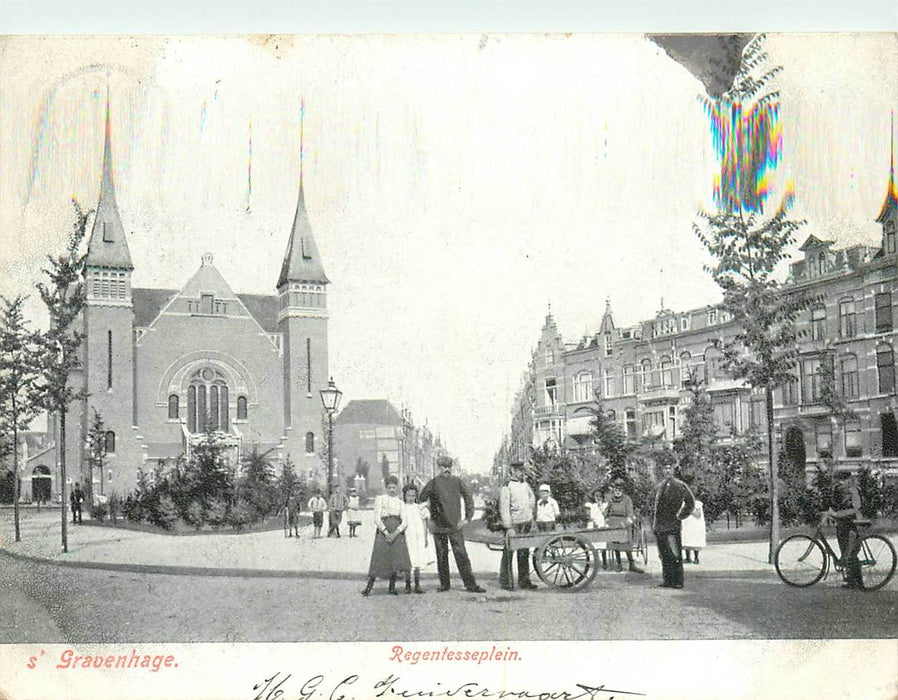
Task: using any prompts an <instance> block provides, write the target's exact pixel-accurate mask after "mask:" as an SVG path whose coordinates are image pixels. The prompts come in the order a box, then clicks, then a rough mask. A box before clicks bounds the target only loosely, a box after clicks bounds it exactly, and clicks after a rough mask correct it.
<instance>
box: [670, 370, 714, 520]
mask: <svg viewBox="0 0 898 700" xmlns="http://www.w3.org/2000/svg"><path fill="white" fill-rule="evenodd" d="M686 389H687V390H688V391H689V403H688V404H687V406H686V409H685V411H684V419H685V423H684V425H683V429H682V432H681V434H680V436H679V437H678V438H677V439H676V440H674V451H675V452H676V453H677V456H678V457H679V461H680V475H681V477H682V478H683V480H684V481H685V482H686V483H687V484H689V485H690V486H691V487H692V488H693V490H694V491H696V492H697V494H698V495H699V498H701V500H702V502H703V503H705V504H706V508H707V505H708V504H710V502H711V501H713V500H714V498H713V497H714V495H715V494H716V491H717V487H718V484H719V479H718V478H717V474H716V473H715V471H714V469H713V466H714V462H713V461H712V459H711V449H712V448H713V446H714V444H715V443H716V441H717V425H716V424H715V423H714V407H713V406H712V404H711V397H710V396H708V391H707V389H706V387H705V383H704V381H703V380H702V379H700V378H698V377H690V378H689V379H688V380H687V381H686Z"/></svg>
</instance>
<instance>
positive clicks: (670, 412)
mask: <svg viewBox="0 0 898 700" xmlns="http://www.w3.org/2000/svg"><path fill="white" fill-rule="evenodd" d="M667 424H668V425H669V426H670V439H671V440H673V439H674V438H675V437H676V436H677V407H676V406H668V407H667Z"/></svg>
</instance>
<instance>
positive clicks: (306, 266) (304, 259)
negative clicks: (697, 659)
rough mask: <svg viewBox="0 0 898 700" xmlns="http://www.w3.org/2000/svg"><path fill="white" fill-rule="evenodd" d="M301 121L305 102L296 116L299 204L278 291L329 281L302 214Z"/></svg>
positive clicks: (303, 196)
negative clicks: (290, 285) (288, 286)
mask: <svg viewBox="0 0 898 700" xmlns="http://www.w3.org/2000/svg"><path fill="white" fill-rule="evenodd" d="M304 121H305V102H303V103H302V106H301V107H300V112H299V141H300V144H299V200H298V201H297V203H296V214H295V215H294V217H293V229H292V230H291V231H290V240H289V242H288V243H287V252H286V254H285V255H284V262H283V264H282V265H281V274H280V277H278V284H277V286H278V289H280V288H281V287H283V286H284V285H285V284H287V283H288V282H317V283H320V284H327V283H328V282H329V280H328V279H327V275H325V274H324V265H323V263H322V262H321V255H320V254H319V253H318V245H317V244H316V243H315V236H314V235H313V234H312V224H311V223H310V222H309V215H308V213H307V212H306V198H305V192H304V190H303V167H302V160H303V143H302V141H303V122H304Z"/></svg>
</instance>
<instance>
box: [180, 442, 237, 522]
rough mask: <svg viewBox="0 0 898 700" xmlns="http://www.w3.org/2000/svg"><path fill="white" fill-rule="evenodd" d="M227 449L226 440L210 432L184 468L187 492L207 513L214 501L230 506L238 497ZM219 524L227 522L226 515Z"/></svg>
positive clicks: (183, 477)
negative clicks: (235, 493) (225, 458)
mask: <svg viewBox="0 0 898 700" xmlns="http://www.w3.org/2000/svg"><path fill="white" fill-rule="evenodd" d="M225 449H226V445H225V444H224V439H223V437H222V436H221V435H219V434H217V433H213V432H211V431H207V432H206V433H205V434H204V435H203V437H202V438H201V439H200V440H199V442H197V444H196V445H195V446H194V448H193V453H192V454H191V455H190V459H189V460H188V461H187V464H186V465H185V466H184V470H183V474H182V479H183V481H184V487H185V491H186V493H187V494H188V495H189V497H190V500H191V501H197V502H198V503H200V504H201V505H202V506H203V508H204V509H205V510H207V511H208V509H209V508H210V504H211V503H212V502H213V501H216V502H223V503H225V504H228V503H230V502H231V501H232V500H233V497H234V483H233V479H232V478H231V472H230V470H229V469H228V468H227V464H226V463H225V460H224V451H225ZM218 522H223V516H222V518H221V519H219V521H218Z"/></svg>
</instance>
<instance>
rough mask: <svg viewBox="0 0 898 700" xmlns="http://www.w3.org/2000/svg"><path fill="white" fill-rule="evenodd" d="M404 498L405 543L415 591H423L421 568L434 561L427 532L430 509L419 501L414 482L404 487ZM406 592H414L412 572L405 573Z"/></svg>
mask: <svg viewBox="0 0 898 700" xmlns="http://www.w3.org/2000/svg"><path fill="white" fill-rule="evenodd" d="M402 499H403V500H404V501H405V516H406V524H407V525H408V527H407V528H406V531H405V543H406V545H407V546H408V556H409V561H410V562H411V568H412V570H413V571H414V574H415V593H423V592H424V589H423V588H421V569H423V568H424V567H425V566H427V565H428V564H432V563H433V561H434V557H433V547H432V546H431V544H430V537H429V536H428V535H429V533H428V532H427V524H428V520H429V519H430V511H429V510H428V508H427V505H426V504H425V503H418V487H417V486H416V485H415V484H414V483H408V484H406V485H405V488H404V489H402ZM405 592H406V593H411V592H412V579H411V573H410V572H409V573H406V575H405Z"/></svg>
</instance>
